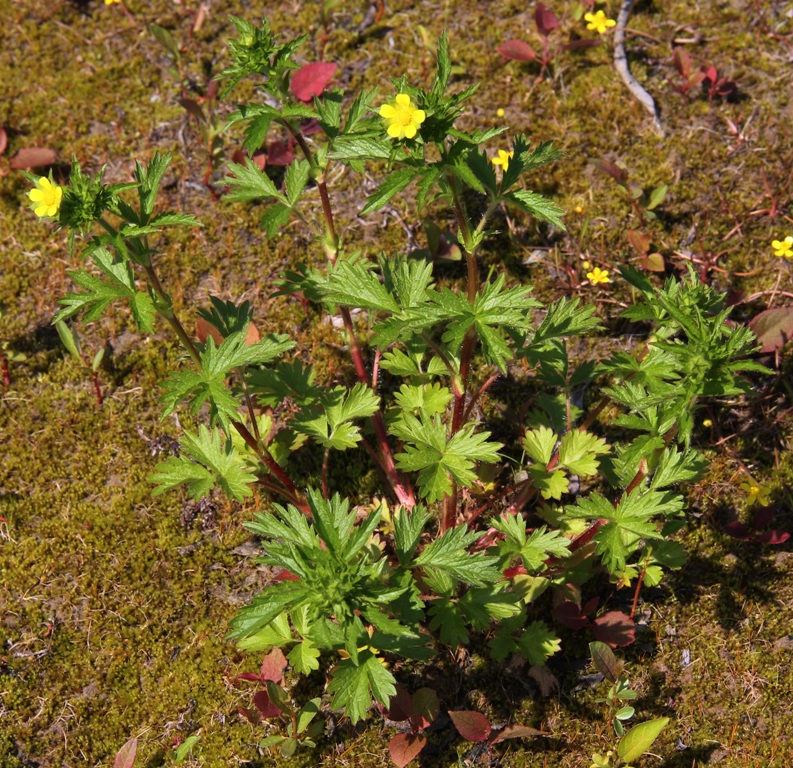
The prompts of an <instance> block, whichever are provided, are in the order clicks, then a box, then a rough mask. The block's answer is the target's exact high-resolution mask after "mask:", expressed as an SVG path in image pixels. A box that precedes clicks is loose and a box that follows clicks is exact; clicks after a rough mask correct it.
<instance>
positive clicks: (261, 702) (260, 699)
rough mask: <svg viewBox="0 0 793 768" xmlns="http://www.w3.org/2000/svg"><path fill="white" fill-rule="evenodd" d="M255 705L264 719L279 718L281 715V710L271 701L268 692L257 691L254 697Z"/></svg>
mask: <svg viewBox="0 0 793 768" xmlns="http://www.w3.org/2000/svg"><path fill="white" fill-rule="evenodd" d="M253 704H254V706H255V707H256V709H258V710H259V712H261V715H262V717H265V718H266V717H278V715H280V714H281V710H280V709H279V708H278V707H277V706H275V704H273V702H272V701H271V700H270V697H269V696H268V695H267V691H257V692H256V695H255V696H254V697H253Z"/></svg>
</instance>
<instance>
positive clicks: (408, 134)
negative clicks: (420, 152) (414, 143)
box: [405, 123, 416, 139]
mask: <svg viewBox="0 0 793 768" xmlns="http://www.w3.org/2000/svg"><path fill="white" fill-rule="evenodd" d="M415 135H416V126H415V125H413V123H410V124H408V125H406V126H405V138H406V139H412V138H413V137H414V136H415Z"/></svg>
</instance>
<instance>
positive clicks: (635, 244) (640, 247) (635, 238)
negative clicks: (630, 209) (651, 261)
mask: <svg viewBox="0 0 793 768" xmlns="http://www.w3.org/2000/svg"><path fill="white" fill-rule="evenodd" d="M625 237H627V238H628V242H629V243H630V244H631V248H633V250H634V251H636V253H638V254H639V256H646V255H647V252H648V251H649V250H650V243H652V241H653V238H652V235H648V234H647V233H646V232H640V231H639V230H638V229H628V230H625Z"/></svg>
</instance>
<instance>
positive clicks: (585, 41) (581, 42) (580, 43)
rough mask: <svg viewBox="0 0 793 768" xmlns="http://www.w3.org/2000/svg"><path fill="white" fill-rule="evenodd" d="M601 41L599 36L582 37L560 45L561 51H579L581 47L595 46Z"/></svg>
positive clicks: (600, 43)
mask: <svg viewBox="0 0 793 768" xmlns="http://www.w3.org/2000/svg"><path fill="white" fill-rule="evenodd" d="M602 43H603V41H602V40H601V39H600V38H599V37H582V38H579V39H578V40H570V41H569V42H567V43H565V44H564V45H562V50H563V51H580V50H581V49H582V48H597V47H598V46H599V45H602Z"/></svg>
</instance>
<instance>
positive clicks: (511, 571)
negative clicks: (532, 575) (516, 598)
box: [504, 565, 528, 579]
mask: <svg viewBox="0 0 793 768" xmlns="http://www.w3.org/2000/svg"><path fill="white" fill-rule="evenodd" d="M526 574H528V571H527V570H526V567H525V566H523V565H516V566H514V567H512V568H507V569H506V570H505V571H504V578H505V579H514V578H515V577H516V576H525V575H526Z"/></svg>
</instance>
